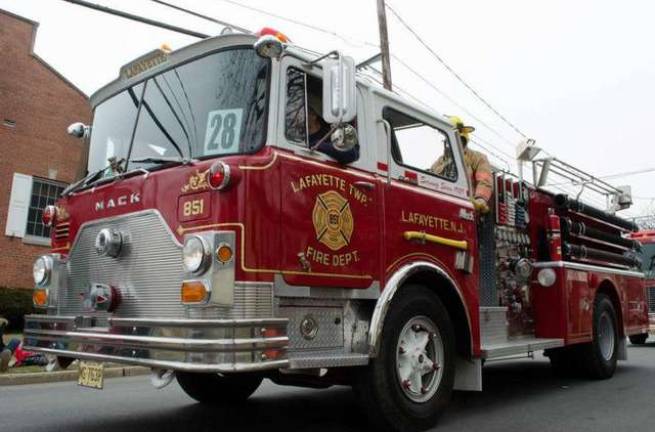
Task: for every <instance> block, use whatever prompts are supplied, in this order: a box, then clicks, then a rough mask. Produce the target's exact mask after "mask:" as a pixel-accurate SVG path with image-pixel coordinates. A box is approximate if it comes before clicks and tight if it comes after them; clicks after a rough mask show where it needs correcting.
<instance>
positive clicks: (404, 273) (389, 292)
mask: <svg viewBox="0 0 655 432" xmlns="http://www.w3.org/2000/svg"><path fill="white" fill-rule="evenodd" d="M420 270H429V271H433V272H436V273H438V274H439V275H441V276H443V277H444V278H446V280H447V281H448V282H449V283H450V284H451V285H452V286H453V287H454V288H455V291H456V292H457V295H458V296H459V299H460V301H461V302H462V306H463V307H464V311H465V313H466V321H467V322H468V326H469V333H470V335H471V341H470V343H471V349H472V348H473V329H472V328H471V317H470V316H469V311H468V309H467V307H466V306H467V305H466V302H465V301H464V296H463V295H462V291H461V290H460V288H459V286H458V285H457V283H456V282H455V281H454V280H453V279H452V278H451V277H450V275H448V273H447V272H446V271H445V270H443V269H442V268H440V267H438V266H436V265H434V264H432V263H429V262H425V261H416V262H413V263H410V264H407V265H405V266H403V267H401V268H400V269H398V271H397V272H396V273H394V274H393V276H391V277H390V278H389V280H388V281H387V284H386V285H385V287H384V290H383V291H382V295H381V296H380V298H379V299H378V301H377V303H376V304H375V309H374V310H373V316H372V317H371V324H370V330H369V339H368V345H369V354H370V356H371V357H376V356H377V354H378V350H379V348H380V340H379V339H380V335H381V334H382V327H383V325H384V318H385V316H386V315H387V311H388V309H389V305H390V304H391V300H392V299H393V296H394V295H395V294H396V291H398V288H400V286H401V285H402V284H403V282H404V281H405V280H406V279H407V278H408V277H410V276H411V275H412V274H414V273H416V272H417V271H420Z"/></svg>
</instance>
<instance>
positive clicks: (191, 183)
mask: <svg viewBox="0 0 655 432" xmlns="http://www.w3.org/2000/svg"><path fill="white" fill-rule="evenodd" d="M208 176H209V170H205V171H203V172H200V171H199V170H196V173H195V174H192V175H191V177H189V180H188V181H187V184H185V185H184V186H182V189H181V192H182V193H187V192H195V191H199V190H205V189H209V182H208V181H207V177H208Z"/></svg>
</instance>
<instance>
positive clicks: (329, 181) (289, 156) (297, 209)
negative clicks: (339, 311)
mask: <svg viewBox="0 0 655 432" xmlns="http://www.w3.org/2000/svg"><path fill="white" fill-rule="evenodd" d="M281 70H282V79H281V80H280V81H281V88H280V93H279V94H280V98H279V100H280V110H279V111H280V115H279V116H278V125H279V127H278V133H277V137H278V143H279V147H281V148H282V149H283V150H282V151H279V153H278V157H279V158H280V161H279V163H280V169H281V186H280V194H281V202H282V208H281V214H280V236H281V243H280V244H281V251H280V253H281V255H282V256H281V258H280V267H281V273H282V276H283V279H284V282H285V283H286V284H287V285H290V286H303V287H341V288H360V289H363V288H369V287H371V286H372V285H373V283H374V281H375V280H377V279H378V268H377V266H378V264H379V256H378V254H379V247H378V242H379V240H380V238H379V219H380V211H379V210H380V193H381V188H380V181H379V179H378V178H377V177H376V176H375V175H374V174H371V173H370V171H369V170H370V166H369V165H370V156H369V154H370V150H371V149H370V148H369V146H368V143H367V142H366V133H365V130H364V125H365V118H364V110H363V109H362V96H361V94H358V102H359V103H358V116H357V119H356V121H355V122H353V123H354V124H353V125H354V126H355V127H356V128H357V130H358V136H359V146H360V151H359V158H358V159H357V160H356V161H354V162H352V163H349V164H347V165H342V164H340V163H339V162H337V161H336V160H335V159H333V158H331V157H330V156H327V155H326V154H323V153H322V152H320V151H318V150H310V148H309V145H308V141H309V138H308V136H309V135H310V134H309V133H308V130H307V123H308V120H307V117H308V109H309V108H308V103H307V101H308V92H311V91H312V90H314V91H316V89H317V88H320V87H321V86H320V85H317V80H318V82H319V83H320V79H319V77H318V73H317V74H316V75H311V74H308V72H307V69H305V68H303V67H302V66H301V65H300V64H299V63H298V61H297V60H295V59H290V58H287V59H285V60H284V61H283V64H282V69H281ZM317 72H320V71H317ZM319 91H320V90H319ZM358 93H359V92H358ZM373 150H374V149H373ZM367 171H369V172H367Z"/></svg>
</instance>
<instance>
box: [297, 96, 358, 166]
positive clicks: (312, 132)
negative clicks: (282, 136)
mask: <svg viewBox="0 0 655 432" xmlns="http://www.w3.org/2000/svg"><path fill="white" fill-rule="evenodd" d="M307 100H308V102H309V109H308V116H307V131H308V133H309V147H310V148H311V149H313V150H317V151H320V152H321V153H323V154H325V155H328V156H330V157H331V158H333V159H335V160H336V161H337V162H339V163H340V164H342V165H345V164H349V163H351V162H354V161H356V160H357V159H359V144H356V145H355V146H354V147H353V148H351V149H350V150H346V151H342V150H338V149H336V148H335V147H334V146H333V145H332V140H331V137H330V135H332V132H334V131H333V130H332V128H331V127H330V125H329V124H327V122H325V120H323V117H322V115H321V112H322V107H323V104H322V101H321V98H320V97H319V96H316V95H313V94H311V93H310V94H308V95H307Z"/></svg>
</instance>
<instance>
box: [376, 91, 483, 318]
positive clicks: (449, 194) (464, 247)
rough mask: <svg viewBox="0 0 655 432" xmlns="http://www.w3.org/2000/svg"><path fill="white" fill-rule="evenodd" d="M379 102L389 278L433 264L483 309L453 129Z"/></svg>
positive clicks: (467, 201)
mask: <svg viewBox="0 0 655 432" xmlns="http://www.w3.org/2000/svg"><path fill="white" fill-rule="evenodd" d="M375 103H376V110H375V112H376V115H377V123H378V124H381V127H379V128H378V137H380V138H379V145H380V149H381V151H380V154H385V153H386V163H385V164H383V165H382V166H381V167H380V172H381V173H382V172H383V173H385V174H386V175H387V177H388V181H387V183H386V184H385V192H384V223H385V225H386V226H385V233H386V235H385V240H386V242H385V245H384V250H385V251H386V256H385V258H384V263H385V272H386V277H390V275H392V274H393V273H394V272H395V271H397V270H398V269H399V268H400V267H401V266H403V265H404V264H407V263H409V262H412V261H427V262H430V263H432V264H434V265H436V266H438V267H440V268H441V269H443V270H444V271H446V272H447V273H448V274H449V275H450V277H451V278H452V279H453V280H455V281H456V283H457V285H458V286H459V287H460V289H461V290H462V292H461V294H462V296H463V297H464V298H465V300H466V303H467V305H468V306H469V308H471V309H470V310H475V311H477V306H478V300H477V297H478V296H477V280H478V265H477V262H476V261H477V256H478V252H477V250H478V249H477V248H478V246H477V232H476V215H475V213H474V210H473V206H472V204H471V201H470V195H469V194H470V186H469V179H468V176H467V173H466V169H465V167H464V165H463V160H462V157H461V151H462V149H461V147H460V144H459V142H458V141H457V138H456V136H455V135H454V133H453V131H452V127H451V126H449V125H448V124H447V123H445V122H443V121H442V120H440V119H438V118H435V117H433V116H431V115H429V114H427V113H425V112H423V111H421V110H418V109H415V108H412V107H409V106H407V105H405V104H401V103H399V102H398V101H396V100H394V99H390V98H389V99H388V98H386V97H383V96H382V95H380V96H378V97H377V98H376V101H375ZM382 126H384V127H382ZM383 152H384V153H383ZM473 315H475V314H472V316H471V319H472V320H476V319H477V318H476V317H475V316H473Z"/></svg>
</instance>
